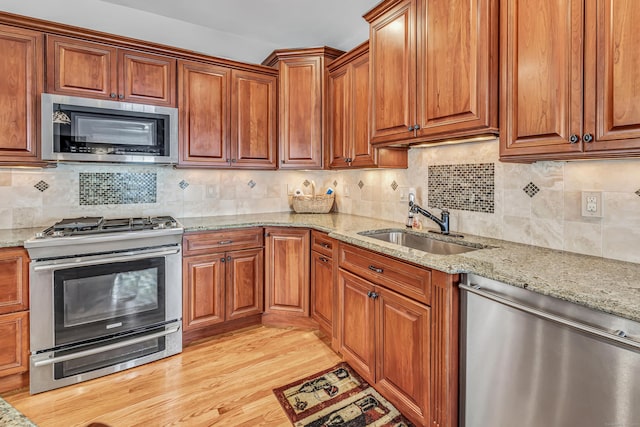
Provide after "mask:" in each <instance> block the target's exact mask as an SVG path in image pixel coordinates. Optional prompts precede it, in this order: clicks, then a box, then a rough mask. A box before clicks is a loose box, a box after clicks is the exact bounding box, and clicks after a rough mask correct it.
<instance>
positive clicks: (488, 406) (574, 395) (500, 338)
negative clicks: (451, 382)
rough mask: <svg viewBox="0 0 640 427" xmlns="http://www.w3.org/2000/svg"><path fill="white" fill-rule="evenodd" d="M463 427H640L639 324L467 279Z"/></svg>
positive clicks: (463, 298) (463, 288) (491, 282)
mask: <svg viewBox="0 0 640 427" xmlns="http://www.w3.org/2000/svg"><path fill="white" fill-rule="evenodd" d="M460 289H461V316H462V319H461V320H462V321H461V335H460V344H461V347H460V350H461V353H460V356H461V357H460V381H461V382H460V421H461V423H460V425H461V426H464V427H556V426H557V427H640V323H638V322H633V321H631V320H626V319H622V318H619V317H616V316H612V315H609V314H606V313H602V312H599V311H595V310H591V309H588V308H585V307H582V306H579V305H577V304H572V303H569V302H566V301H562V300H559V299H557V298H552V297H548V296H544V295H541V294H537V293H534V292H531V291H528V290H526V289H521V288H517V287H514V286H510V285H506V284H504V283H500V282H496V281H494V280H489V279H486V278H483V277H479V276H475V275H471V274H470V275H468V277H467V280H466V281H465V284H461V285H460Z"/></svg>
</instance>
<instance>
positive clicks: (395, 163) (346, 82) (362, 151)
mask: <svg viewBox="0 0 640 427" xmlns="http://www.w3.org/2000/svg"><path fill="white" fill-rule="evenodd" d="M328 70H329V85H328V90H327V98H328V100H327V104H328V126H327V134H328V140H327V142H328V144H329V148H330V157H329V159H330V164H329V166H330V167H331V168H332V169H342V168H360V167H366V168H372V167H381V168H382V167H386V168H406V167H407V149H406V148H378V149H376V148H374V147H373V146H372V145H371V144H370V141H369V41H367V42H365V43H363V44H361V45H360V46H358V47H356V48H355V49H353V50H351V51H349V52H347V53H346V54H344V55H342V56H341V57H340V58H338V59H336V60H335V61H333V62H332V63H331V64H330V65H329V67H328Z"/></svg>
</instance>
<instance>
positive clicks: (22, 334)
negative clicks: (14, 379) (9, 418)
mask: <svg viewBox="0 0 640 427" xmlns="http://www.w3.org/2000/svg"><path fill="white" fill-rule="evenodd" d="M28 369H29V312H28V311H21V312H18V313H10V314H3V315H1V316H0V377H3V376H6V375H12V374H18V373H21V372H26V371H27V370H28ZM0 389H2V386H0Z"/></svg>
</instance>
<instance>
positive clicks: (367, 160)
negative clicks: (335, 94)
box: [349, 53, 376, 168]
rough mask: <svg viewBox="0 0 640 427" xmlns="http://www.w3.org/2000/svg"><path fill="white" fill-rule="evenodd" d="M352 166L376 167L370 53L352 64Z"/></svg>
mask: <svg viewBox="0 0 640 427" xmlns="http://www.w3.org/2000/svg"><path fill="white" fill-rule="evenodd" d="M350 90H351V99H352V101H351V105H350V106H349V108H350V109H351V115H350V117H351V120H350V121H351V132H352V134H351V154H350V155H349V157H351V159H352V163H351V166H353V167H361V168H363V167H370V166H375V165H376V156H375V150H374V148H373V147H372V146H371V143H370V138H369V96H370V94H369V53H365V54H364V55H362V56H361V57H359V58H357V59H355V60H354V61H353V63H352V64H351V88H350Z"/></svg>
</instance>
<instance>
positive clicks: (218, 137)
mask: <svg viewBox="0 0 640 427" xmlns="http://www.w3.org/2000/svg"><path fill="white" fill-rule="evenodd" d="M276 82H277V77H276V74H275V72H274V73H272V74H267V73H258V72H251V71H242V70H233V69H231V68H228V67H222V66H219V65H214V64H206V63H200V62H191V61H179V63H178V92H179V95H178V98H179V100H178V106H179V110H180V123H179V132H180V165H183V166H190V167H216V168H253V169H275V168H276V166H277V165H276V137H277V134H276Z"/></svg>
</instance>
